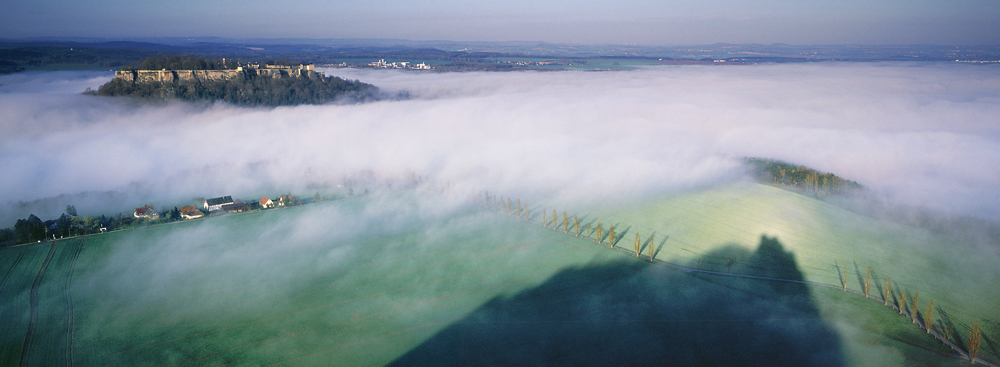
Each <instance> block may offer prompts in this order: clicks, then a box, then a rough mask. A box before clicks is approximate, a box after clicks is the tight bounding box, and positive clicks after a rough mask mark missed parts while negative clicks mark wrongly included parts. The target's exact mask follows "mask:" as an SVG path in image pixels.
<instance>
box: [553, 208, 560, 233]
mask: <svg viewBox="0 0 1000 367" xmlns="http://www.w3.org/2000/svg"><path fill="white" fill-rule="evenodd" d="M558 216H559V215H558V214H556V210H555V209H552V228H555V229H559V226H558V225H556V217H558Z"/></svg>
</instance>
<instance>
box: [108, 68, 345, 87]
mask: <svg viewBox="0 0 1000 367" xmlns="http://www.w3.org/2000/svg"><path fill="white" fill-rule="evenodd" d="M253 76H269V77H272V78H325V77H326V75H325V74H324V73H322V72H317V71H316V67H315V65H313V64H309V65H297V66H284V65H264V66H263V67H262V66H261V65H253V64H247V65H246V66H239V67H237V68H236V69H227V70H167V69H163V70H121V71H116V72H115V78H116V79H122V80H125V81H129V82H162V83H173V82H185V81H192V80H224V79H233V78H242V79H249V78H252V77H253Z"/></svg>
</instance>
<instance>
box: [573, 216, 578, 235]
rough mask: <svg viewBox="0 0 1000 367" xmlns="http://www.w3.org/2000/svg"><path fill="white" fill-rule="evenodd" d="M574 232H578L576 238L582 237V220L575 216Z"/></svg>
mask: <svg viewBox="0 0 1000 367" xmlns="http://www.w3.org/2000/svg"><path fill="white" fill-rule="evenodd" d="M573 232H576V236H577V237H580V218H578V217H577V216H575V215H574V216H573Z"/></svg>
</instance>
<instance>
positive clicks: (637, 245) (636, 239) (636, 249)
mask: <svg viewBox="0 0 1000 367" xmlns="http://www.w3.org/2000/svg"><path fill="white" fill-rule="evenodd" d="M635 257H639V232H635Z"/></svg>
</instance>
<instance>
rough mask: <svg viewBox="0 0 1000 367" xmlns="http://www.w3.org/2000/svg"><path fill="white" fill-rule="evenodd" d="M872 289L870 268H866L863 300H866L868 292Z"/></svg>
mask: <svg viewBox="0 0 1000 367" xmlns="http://www.w3.org/2000/svg"><path fill="white" fill-rule="evenodd" d="M871 289H872V267H871V266H869V267H868V272H867V273H865V298H868V291H869V290H871Z"/></svg>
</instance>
